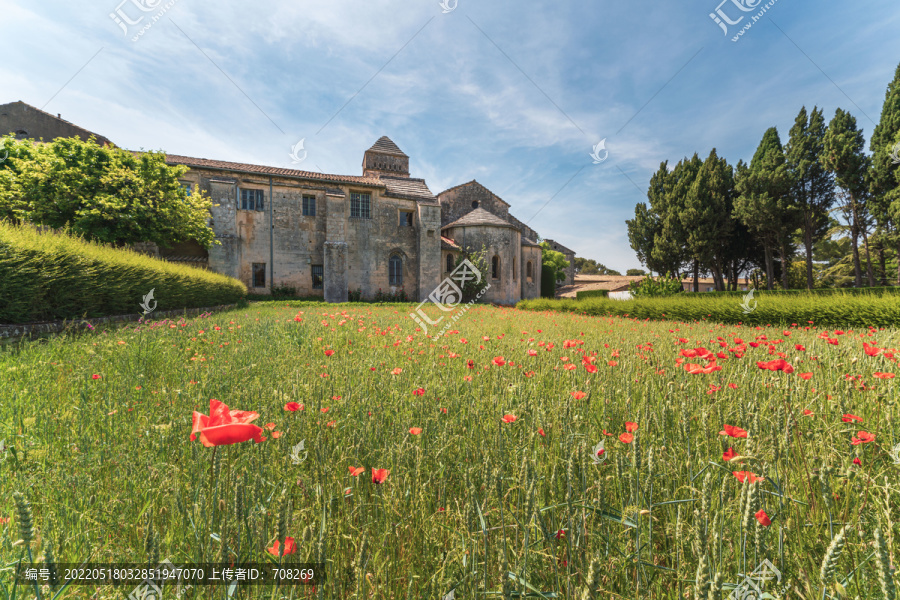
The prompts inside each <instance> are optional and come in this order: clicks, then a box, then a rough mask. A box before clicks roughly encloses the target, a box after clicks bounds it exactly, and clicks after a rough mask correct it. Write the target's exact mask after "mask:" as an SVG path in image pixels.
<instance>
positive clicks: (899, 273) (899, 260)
mask: <svg viewBox="0 0 900 600" xmlns="http://www.w3.org/2000/svg"><path fill="white" fill-rule="evenodd" d="M897 285H900V235H898V236H897Z"/></svg>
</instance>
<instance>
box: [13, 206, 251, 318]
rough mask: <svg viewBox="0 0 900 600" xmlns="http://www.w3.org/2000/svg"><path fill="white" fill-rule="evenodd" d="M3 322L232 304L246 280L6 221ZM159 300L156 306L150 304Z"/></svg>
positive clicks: (240, 295)
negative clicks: (145, 307)
mask: <svg viewBox="0 0 900 600" xmlns="http://www.w3.org/2000/svg"><path fill="white" fill-rule="evenodd" d="M0 281H2V282H3V283H2V284H0V323H28V322H34V321H52V320H57V319H74V318H79V317H104V316H111V315H125V314H136V313H140V312H142V309H141V306H140V304H141V302H142V301H143V298H144V296H145V295H146V294H147V293H148V292H150V290H151V289H153V290H154V300H155V301H156V303H157V305H156V310H157V311H165V310H177V309H182V308H201V307H206V306H218V305H221V304H233V303H236V302H238V301H239V300H241V299H243V298H244V297H245V296H246V295H247V287H246V286H245V285H244V284H243V283H241V282H240V281H238V280H236V279H233V278H231V277H227V276H225V275H219V274H217V273H213V272H211V271H206V270H204V269H197V268H194V267H188V266H184V265H178V264H173V263H169V262H166V261H163V260H159V259H156V258H153V257H150V256H146V255H142V254H138V253H136V252H132V251H131V250H121V249H115V248H110V247H108V246H102V245H100V244H96V243H91V242H86V241H84V240H82V239H80V238H75V237H71V236H69V235H64V234H52V233H40V232H38V231H37V230H36V229H35V228H33V227H30V226H28V225H11V224H9V223H6V222H2V221H0ZM152 305H153V302H151V306H152Z"/></svg>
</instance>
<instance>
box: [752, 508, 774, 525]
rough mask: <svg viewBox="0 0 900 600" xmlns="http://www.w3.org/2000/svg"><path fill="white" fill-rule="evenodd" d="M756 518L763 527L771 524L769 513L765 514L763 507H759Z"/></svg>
mask: <svg viewBox="0 0 900 600" xmlns="http://www.w3.org/2000/svg"><path fill="white" fill-rule="evenodd" d="M755 516H756V520H757V521H759V524H760V525H762V526H763V527H768V526H769V525H771V524H772V519H770V518H769V515H767V514H766V511H764V510H763V509H759V512H757V513H756V515H755Z"/></svg>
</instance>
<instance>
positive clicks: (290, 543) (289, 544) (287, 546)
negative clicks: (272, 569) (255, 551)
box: [266, 537, 297, 556]
mask: <svg viewBox="0 0 900 600" xmlns="http://www.w3.org/2000/svg"><path fill="white" fill-rule="evenodd" d="M279 545H280V544H279V543H278V540H275V543H274V544H273V545H272V547H271V548H266V551H267V552H268V553H269V554H272V555H274V556H279V553H278V547H279ZM296 551H297V546H296V545H295V544H294V538H292V537H289V538H285V539H284V555H283V556H287V555H288V554H293V553H294V552H296Z"/></svg>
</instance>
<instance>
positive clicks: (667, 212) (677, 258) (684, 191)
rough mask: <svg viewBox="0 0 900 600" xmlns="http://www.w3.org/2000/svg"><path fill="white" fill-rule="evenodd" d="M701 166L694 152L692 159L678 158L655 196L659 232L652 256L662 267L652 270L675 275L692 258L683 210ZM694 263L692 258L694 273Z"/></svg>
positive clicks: (689, 228) (695, 265)
mask: <svg viewBox="0 0 900 600" xmlns="http://www.w3.org/2000/svg"><path fill="white" fill-rule="evenodd" d="M702 166H703V161H701V160H700V157H699V156H698V155H697V154H696V153H695V154H694V156H693V157H692V158H690V159H688V158H684V159H683V160H681V161H679V162H678V164H677V165H675V168H674V169H672V172H671V173H669V174H668V176H667V177H666V178H665V185H664V192H665V193H664V194H663V195H662V196H661V197H660V198H658V199H657V204H658V208H657V209H656V210H657V212H658V214H659V215H660V231H659V233H658V234H657V237H656V240H655V243H654V248H653V255H654V259H655V260H656V261H657V262H660V263H662V264H664V265H665V268H664V269H653V270H654V271H657V272H659V273H663V274H666V275H669V276H671V277H674V278H677V277H679V276H680V274H681V271H682V268H683V267H684V265H685V264H686V263H688V262H690V261H691V259H692V258H693V257H692V256H691V252H690V251H689V250H688V248H687V247H688V238H689V231H690V230H691V226H686V222H685V219H684V211H685V206H686V202H687V198H688V194H689V193H690V190H691V187H692V186H693V184H694V180H695V179H696V178H697V175H698V173H699V172H700V169H701V167H702ZM648 266H649V265H648ZM697 266H698V265H697V263H696V261H695V263H694V272H695V273H696V271H697Z"/></svg>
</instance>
